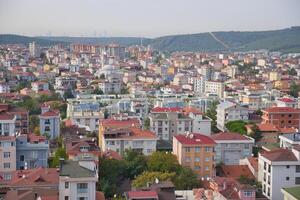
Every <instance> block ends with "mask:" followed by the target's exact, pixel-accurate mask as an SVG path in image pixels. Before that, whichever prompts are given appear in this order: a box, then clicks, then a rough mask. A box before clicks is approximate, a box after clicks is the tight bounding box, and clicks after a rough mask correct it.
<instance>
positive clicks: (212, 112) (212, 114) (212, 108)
mask: <svg viewBox="0 0 300 200" xmlns="http://www.w3.org/2000/svg"><path fill="white" fill-rule="evenodd" d="M218 104H219V101H213V102H211V104H210V105H209V107H208V109H207V111H206V114H205V115H206V116H207V117H209V118H210V119H212V122H211V130H212V132H214V133H217V132H219V129H218V128H217V105H218Z"/></svg>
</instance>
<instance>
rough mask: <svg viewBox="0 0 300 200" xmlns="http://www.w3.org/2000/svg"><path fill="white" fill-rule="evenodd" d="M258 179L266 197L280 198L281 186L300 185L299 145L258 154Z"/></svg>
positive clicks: (280, 199)
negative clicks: (290, 148) (289, 148)
mask: <svg viewBox="0 0 300 200" xmlns="http://www.w3.org/2000/svg"><path fill="white" fill-rule="evenodd" d="M258 181H259V182H261V183H262V192H263V194H264V195H265V196H266V197H267V198H268V199H272V200H282V199H283V198H284V197H283V194H282V193H281V191H280V190H281V189H282V188H286V187H294V186H297V185H300V146H299V145H296V146H295V147H294V148H293V149H292V150H288V149H276V150H273V151H269V152H265V153H264V154H259V157H258Z"/></svg>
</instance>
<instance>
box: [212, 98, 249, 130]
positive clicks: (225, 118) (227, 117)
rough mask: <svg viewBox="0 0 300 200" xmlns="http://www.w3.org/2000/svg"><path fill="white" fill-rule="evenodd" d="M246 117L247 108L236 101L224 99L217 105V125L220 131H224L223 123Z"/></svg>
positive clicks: (246, 118)
mask: <svg viewBox="0 0 300 200" xmlns="http://www.w3.org/2000/svg"><path fill="white" fill-rule="evenodd" d="M248 119H249V115H248V109H247V108H244V107H241V106H239V105H238V104H236V103H232V102H229V101H225V102H222V103H220V104H219V105H218V106H217V127H218V129H220V130H221V131H225V129H226V127H225V124H226V123H227V122H229V121H235V120H245V121H247V120H248Z"/></svg>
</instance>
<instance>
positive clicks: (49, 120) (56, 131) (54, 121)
mask: <svg viewBox="0 0 300 200" xmlns="http://www.w3.org/2000/svg"><path fill="white" fill-rule="evenodd" d="M39 119H40V133H41V134H42V135H46V136H49V137H50V138H51V139H54V138H57V137H59V135H60V114H59V112H58V111H54V110H51V109H50V108H49V107H44V108H42V114H40V116H39Z"/></svg>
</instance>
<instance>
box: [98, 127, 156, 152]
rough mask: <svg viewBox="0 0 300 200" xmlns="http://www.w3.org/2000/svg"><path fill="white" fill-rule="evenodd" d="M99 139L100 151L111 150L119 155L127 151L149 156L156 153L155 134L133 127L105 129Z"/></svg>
mask: <svg viewBox="0 0 300 200" xmlns="http://www.w3.org/2000/svg"><path fill="white" fill-rule="evenodd" d="M106 125H107V122H106ZM99 137H101V139H99V141H102V143H101V144H100V147H101V150H102V151H107V150H113V151H116V152H118V153H119V154H121V155H123V154H124V153H125V151H126V150H129V149H132V150H133V151H137V152H139V153H142V154H144V155H150V154H152V152H154V151H156V141H157V138H156V136H155V134H154V133H153V132H151V131H146V130H141V129H139V128H135V127H128V128H111V127H110V128H106V129H105V130H104V131H103V132H102V133H101V135H99Z"/></svg>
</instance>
